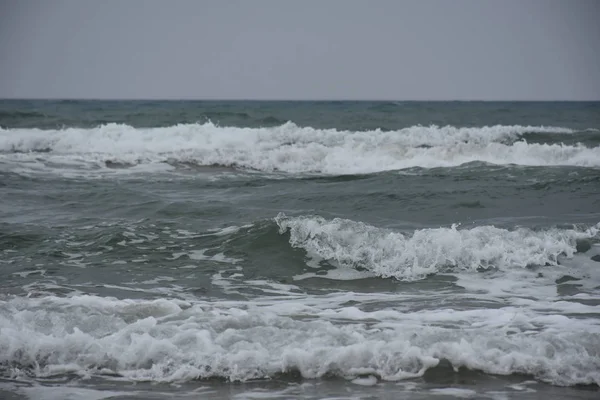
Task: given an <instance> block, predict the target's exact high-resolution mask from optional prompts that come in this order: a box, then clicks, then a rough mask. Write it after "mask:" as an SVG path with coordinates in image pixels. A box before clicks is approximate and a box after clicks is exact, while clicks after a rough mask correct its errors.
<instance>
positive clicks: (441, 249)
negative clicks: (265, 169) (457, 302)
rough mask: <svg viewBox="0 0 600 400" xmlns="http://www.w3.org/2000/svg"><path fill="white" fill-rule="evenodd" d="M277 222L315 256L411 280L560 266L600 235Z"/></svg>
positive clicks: (305, 220) (307, 219)
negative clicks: (441, 274)
mask: <svg viewBox="0 0 600 400" xmlns="http://www.w3.org/2000/svg"><path fill="white" fill-rule="evenodd" d="M275 222H276V223H277V225H278V226H279V230H280V233H281V234H283V233H285V232H289V235H290V239H289V242H290V244H291V245H292V246H293V247H296V248H302V249H304V250H306V251H307V253H309V255H313V256H317V257H319V258H322V259H325V260H328V261H330V262H334V263H336V264H338V265H340V266H342V267H348V268H359V269H365V270H367V271H369V272H372V273H374V274H375V275H377V276H380V277H382V278H396V279H399V280H405V281H414V280H419V279H423V278H425V277H426V276H428V275H431V274H435V273H438V272H445V271H456V270H479V269H490V268H498V269H506V268H514V267H520V268H522V267H527V266H529V265H546V264H550V265H556V264H557V263H558V257H559V256H560V255H566V256H568V257H570V256H572V255H573V254H574V253H575V252H576V251H577V250H576V246H577V240H578V239H588V238H592V237H595V236H596V235H598V232H599V231H600V224H599V225H596V226H594V227H592V228H589V229H587V230H576V229H565V230H560V229H549V230H545V231H540V232H537V231H533V230H530V229H525V228H521V229H516V230H513V231H509V230H506V229H501V228H496V227H494V226H479V227H475V228H471V229H458V227H457V226H456V225H453V226H452V227H450V228H437V229H421V230H416V231H415V232H414V233H413V234H411V235H408V234H403V233H400V232H394V231H390V230H386V229H380V228H376V227H374V226H371V225H368V224H365V223H362V222H355V221H351V220H347V219H340V218H335V219H333V220H326V219H325V218H322V217H319V216H306V217H295V218H290V217H287V216H285V215H284V214H279V215H278V216H277V217H276V218H275Z"/></svg>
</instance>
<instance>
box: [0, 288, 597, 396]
mask: <svg viewBox="0 0 600 400" xmlns="http://www.w3.org/2000/svg"><path fill="white" fill-rule="evenodd" d="M336 296H338V298H336V299H335V301H334V302H330V300H332V297H331V295H328V296H324V297H318V296H317V297H305V298H302V299H298V298H296V299H291V300H287V301H286V300H285V299H282V298H276V299H272V300H271V301H269V302H266V298H265V299H263V300H259V301H255V302H245V301H239V302H235V301H223V302H218V303H217V302H214V303H213V302H202V301H196V302H182V301H176V300H168V299H162V300H155V301H143V300H117V299H113V298H100V297H95V296H74V297H71V298H58V297H54V296H47V297H42V298H35V299H26V298H10V299H8V300H6V301H0V333H1V334H0V365H4V366H7V365H10V366H11V368H12V369H11V370H10V371H12V373H13V374H15V376H19V374H21V373H23V372H24V371H25V370H26V371H27V372H28V373H29V374H33V375H35V376H38V377H45V376H50V375H56V374H63V373H75V374H80V375H82V376H86V377H89V376H93V375H97V376H98V375H103V374H119V375H120V376H122V377H123V379H127V380H132V381H140V380H151V381H167V382H175V381H186V380H194V379H198V378H211V377H220V378H226V379H230V380H242V381H243V380H249V379H257V378H270V377H275V376H277V374H280V373H285V372H288V371H299V372H300V373H301V374H302V376H303V377H305V378H319V377H323V376H325V375H337V376H340V377H344V378H348V379H359V381H355V383H362V384H364V383H373V382H374V381H375V380H376V379H382V380H388V381H389V380H392V381H394V380H400V379H405V378H410V377H417V376H422V375H423V373H424V372H425V371H426V370H427V369H429V368H432V367H435V366H437V365H438V364H439V361H440V360H442V359H445V360H448V361H449V362H450V363H451V364H452V366H453V367H454V368H459V367H467V368H471V369H476V370H481V371H484V372H486V373H492V374H515V373H518V374H529V375H533V376H535V377H536V378H538V379H541V380H544V381H547V382H551V383H554V384H558V385H573V384H578V383H580V384H593V383H595V384H599V383H600V368H599V366H600V361H599V360H600V358H598V348H600V326H598V324H597V323H594V322H593V321H591V320H580V319H575V318H568V317H564V316H556V318H552V317H551V316H550V315H541V314H536V313H535V312H534V311H532V310H527V309H525V308H515V307H504V308H498V309H493V310H463V311H459V310H445V312H444V310H440V309H438V308H433V309H422V310H418V311H413V312H408V311H406V312H402V311H398V310H394V309H387V310H376V311H370V312H369V311H365V310H359V309H357V308H356V307H345V306H343V305H342V304H343V303H340V302H341V301H347V300H348V299H350V298H352V299H357V300H361V296H354V295H352V294H349V293H343V294H339V295H336ZM348 296H350V297H348ZM364 296H367V295H363V297H364ZM384 297H385V296H384ZM311 303H312V304H313V305H311ZM334 303H335V306H334ZM333 306H334V307H333ZM340 316H344V317H346V318H345V319H344V320H341V319H340ZM558 317H560V318H558ZM342 322H343V323H342ZM369 376H372V378H364V377H369ZM367 380H368V381H367ZM455 394H456V393H455Z"/></svg>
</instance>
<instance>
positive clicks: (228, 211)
mask: <svg viewBox="0 0 600 400" xmlns="http://www.w3.org/2000/svg"><path fill="white" fill-rule="evenodd" d="M0 127H1V128H0V204H2V206H1V207H0V252H1V253H0V254H1V257H0V268H1V271H2V276H3V279H2V281H0V379H1V381H0V395H2V396H4V397H6V398H93V399H100V398H123V399H127V398H164V397H175V398H185V399H191V398H222V397H236V398H258V397H261V398H267V397H268V398H291V397H296V398H298V397H299V398H323V397H338V398H339V397H340V396H341V397H343V398H398V396H401V397H404V398H411V399H419V398H431V397H432V396H434V395H435V398H444V397H447V398H455V397H472V398H497V399H500V398H502V399H504V398H519V399H520V398H538V397H540V396H544V397H550V398H557V399H558V398H567V397H573V398H595V397H596V396H597V395H598V385H599V384H600V319H599V317H600V262H598V260H600V234H599V230H600V225H599V222H600V103H478V102H464V103H461V102H457V103H418V102H414V103H412V102H398V103H395V102H158V101H152V102H150V101H147V102H100V101H1V102H0ZM152 396H154V397H152Z"/></svg>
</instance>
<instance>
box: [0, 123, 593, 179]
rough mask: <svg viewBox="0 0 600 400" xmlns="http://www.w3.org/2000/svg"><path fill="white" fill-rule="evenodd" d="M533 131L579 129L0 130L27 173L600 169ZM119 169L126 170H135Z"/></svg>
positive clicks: (581, 151) (3, 148)
mask: <svg viewBox="0 0 600 400" xmlns="http://www.w3.org/2000/svg"><path fill="white" fill-rule="evenodd" d="M526 132H546V133H557V134H569V133H572V131H571V130H569V129H566V128H560V127H535V126H518V125H517V126H501V125H497V126H485V127H476V128H458V127H452V126H445V127H438V126H428V127H425V126H412V127H408V128H404V129H401V130H398V131H380V130H374V131H359V132H355V131H339V130H335V129H314V128H311V127H298V126H297V125H295V124H293V123H286V124H284V125H281V126H277V127H272V128H235V127H218V126H215V125H214V124H212V123H205V124H188V125H176V126H171V127H165V128H146V129H142V128H133V127H131V126H127V125H119V124H107V125H103V126H99V127H97V128H93V129H78V128H68V129H64V130H39V129H10V130H0V152H4V153H2V154H0V160H2V161H5V162H8V163H9V164H10V165H13V168H15V169H16V168H20V169H22V168H26V170H23V172H24V173H31V172H35V170H39V169H40V168H46V167H47V166H48V165H49V164H52V165H62V166H63V167H64V166H71V167H76V166H77V167H82V168H86V169H88V170H89V171H88V172H90V171H91V172H94V171H95V172H97V171H107V167H106V164H105V163H106V162H113V163H118V164H123V165H129V166H131V165H143V164H156V163H193V164H196V165H206V166H211V165H223V166H238V167H242V168H249V169H253V170H258V171H264V172H273V171H283V172H290V173H323V174H348V173H350V174H353V173H372V172H379V171H387V170H399V169H404V168H410V167H425V168H431V167H450V166H456V165H460V164H464V163H468V162H473V161H482V162H488V163H494V164H520V165H540V166H546V165H573V166H583V167H598V166H600V148H586V147H585V146H583V145H574V146H570V145H563V144H552V145H550V144H539V143H533V144H529V143H526V142H524V141H517V142H515V140H517V139H518V138H519V136H520V135H522V134H523V133H526ZM40 151H44V153H39V152H40ZM15 152H20V153H15ZM30 152H35V153H30ZM40 160H41V161H43V164H41V165H40V162H39V161H40ZM32 162H33V163H36V164H35V167H34V164H32ZM15 164H16V165H15ZM17 165H18V167H17ZM140 168H142V167H140ZM148 168H150V169H148ZM157 168H158V169H157ZM170 169H171V167H168V166H165V165H164V164H163V165H162V166H161V167H156V168H155V167H143V168H142V169H141V170H140V171H141V172H144V171H147V172H148V171H150V172H168V171H169V170H170ZM110 171H111V173H118V174H122V173H130V172H135V169H131V168H125V169H118V168H117V169H110Z"/></svg>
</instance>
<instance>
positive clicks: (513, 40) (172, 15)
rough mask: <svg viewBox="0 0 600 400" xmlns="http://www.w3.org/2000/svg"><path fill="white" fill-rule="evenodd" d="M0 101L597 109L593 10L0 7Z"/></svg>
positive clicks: (591, 5)
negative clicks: (464, 103)
mask: <svg viewBox="0 0 600 400" xmlns="http://www.w3.org/2000/svg"><path fill="white" fill-rule="evenodd" d="M0 97H1V98H13V97H21V98H38V97H42V98H113V99H118V98H161V99H164V98H169V99H170V98H196V99H238V98H242V99H397V100H454V99H457V100H472V99H482V100H495V99H500V100H502V99H507V100H527V99H531V100H535V99H542V100H553V99H554V100H558V99H562V100H587V99H596V100H598V99H600V1H598V0H436V1H433V0H431V1H430V0H420V1H419V0H415V1H403V0H389V1H386V0H369V1H367V0H363V1H354V0H294V1H291V0H214V1H213V0H190V1H185V0H173V1H167V0H164V1H154V0H103V1H92V0H71V1H66V0H48V1H45V0H38V1H32V0H0Z"/></svg>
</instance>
